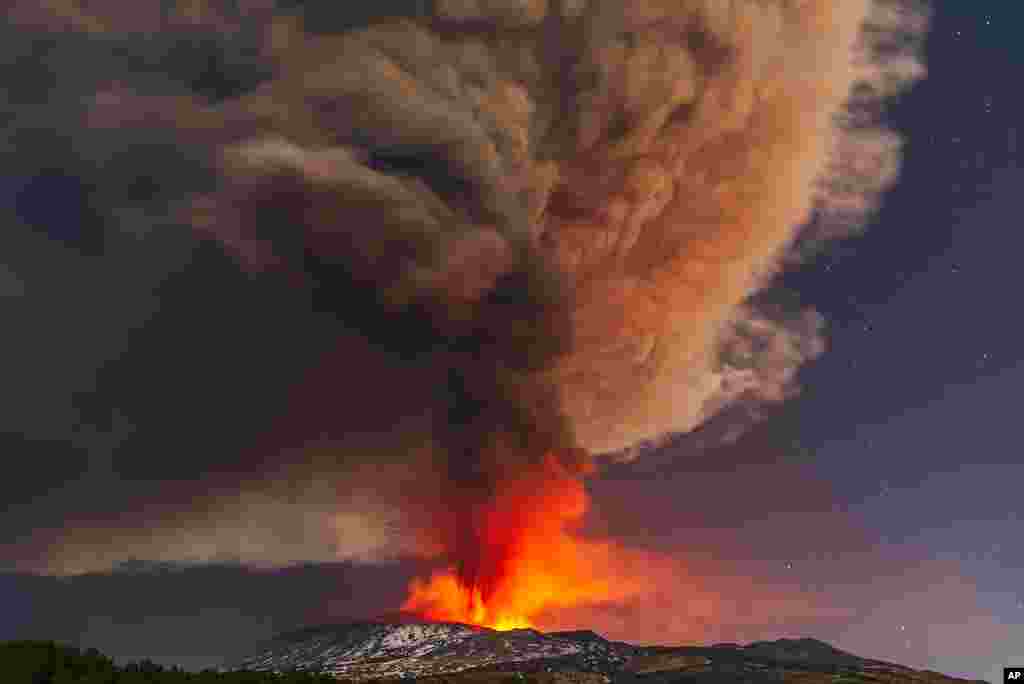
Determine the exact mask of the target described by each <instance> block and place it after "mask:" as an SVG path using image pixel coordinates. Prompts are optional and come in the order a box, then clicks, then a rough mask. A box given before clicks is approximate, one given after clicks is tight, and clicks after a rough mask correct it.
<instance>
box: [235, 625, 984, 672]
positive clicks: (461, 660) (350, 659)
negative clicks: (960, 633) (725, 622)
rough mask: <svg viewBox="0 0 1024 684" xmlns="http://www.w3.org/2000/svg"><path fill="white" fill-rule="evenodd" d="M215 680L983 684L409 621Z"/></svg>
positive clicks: (830, 663)
mask: <svg viewBox="0 0 1024 684" xmlns="http://www.w3.org/2000/svg"><path fill="white" fill-rule="evenodd" d="M222 670H225V671H226V670H256V671H273V672H286V671H290V670H300V671H310V672H319V673H326V674H331V675H334V676H336V677H337V678H338V679H339V680H347V681H360V682H363V681H370V680H394V679H415V680H419V679H422V680H424V681H425V682H431V683H432V684H441V683H442V682H443V683H444V684H492V683H493V684H499V683H500V682H505V681H507V680H508V679H509V677H510V676H513V677H514V678H515V679H516V680H519V679H524V680H525V679H526V678H529V679H535V680H537V681H543V682H545V683H546V684H547V683H550V684H559V683H560V682H562V681H563V680H564V681H565V682H570V681H571V682H573V683H574V684H671V683H674V682H687V683H692V684H704V683H710V682H714V683H716V684H718V683H724V682H753V683H760V682H765V683H767V682H793V681H799V682H804V683H806V684H817V683H818V682H821V683H824V682H829V683H832V682H848V683H852V682H865V683H866V682H894V683H897V684H900V683H903V682H906V683H908V684H909V683H911V682H914V683H918V684H921V683H934V684H943V683H952V682H966V681H978V682H980V680H964V679H957V678H954V677H948V676H946V675H943V674H940V673H937V672H932V671H927V670H923V671H922V670H914V669H912V668H909V667H904V666H902V665H897V664H894V663H889V662H885V661H880V660H872V659H867V658H861V657H859V656H855V655H852V654H850V653H846V652H844V651H841V650H839V649H837V648H835V647H833V646H831V645H829V644H827V643H825V642H822V641H819V640H817V639H810V638H803V639H779V640H776V641H759V642H754V643H752V644H748V645H746V646H741V645H738V644H716V645H713V646H638V645H633V644H628V643H624V642H620V641H609V640H607V639H605V638H604V637H602V636H601V635H599V634H597V633H595V632H592V631H590V630H576V631H568V632H548V633H543V632H539V631H537V630H534V629H511V630H505V631H498V630H494V629H490V628H487V627H480V626H477V625H468V624H462V623H456V622H412V621H407V620H403V621H394V622H391V621H388V622H352V623H347V624H338V625H320V626H315V627H307V628H304V629H300V630H297V631H294V632H288V633H284V634H281V635H279V636H277V637H275V638H274V639H273V640H271V641H270V642H269V643H266V644H264V645H263V646H262V647H261V648H259V649H258V650H257V652H256V654H255V655H253V656H250V657H247V658H243V659H241V660H239V661H238V662H236V663H234V664H232V665H230V666H228V667H224V668H222Z"/></svg>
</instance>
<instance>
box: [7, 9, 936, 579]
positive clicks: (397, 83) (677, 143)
mask: <svg viewBox="0 0 1024 684" xmlns="http://www.w3.org/2000/svg"><path fill="white" fill-rule="evenodd" d="M356 4H358V3H342V2H336V3H331V2H306V3H299V4H295V5H293V6H289V7H282V6H278V7H274V6H271V4H270V3H258V2H255V0H254V1H253V2H250V3H240V9H239V11H238V12H234V13H233V12H230V11H228V10H226V9H224V8H222V7H219V6H217V5H215V4H214V3H188V7H186V6H185V4H182V5H181V6H180V7H178V6H174V8H173V9H172V10H171V11H168V10H166V9H165V10H164V11H162V12H161V11H160V10H158V8H157V7H156V5H157V3H152V7H151V6H150V4H149V3H144V2H140V3H136V5H137V6H138V7H137V9H136V10H134V11H133V13H128V14H127V15H125V14H122V13H121V12H120V11H119V10H118V9H117V7H120V6H119V5H118V6H116V7H115V6H113V5H111V6H110V7H109V8H108V7H106V6H105V5H104V4H103V3H90V4H89V6H88V8H85V7H84V5H82V4H80V3H72V2H54V3H49V4H48V5H47V6H46V7H45V8H43V7H41V6H38V5H34V4H32V3H15V7H14V9H12V11H11V12H10V14H9V25H8V27H7V28H6V29H5V30H4V33H5V35H7V36H9V37H10V38H11V40H10V41H5V42H4V45H5V48H3V49H4V50H5V51H9V52H11V53H12V54H14V53H16V52H17V55H15V56H17V57H18V60H20V61H18V60H14V61H13V62H11V63H21V64H24V63H26V62H27V61H31V60H35V61H37V62H38V61H39V59H40V58H41V57H42V59H43V60H44V61H43V63H44V64H45V65H46V68H47V69H48V70H49V71H50V72H52V73H53V74H54V76H53V79H54V81H53V82H52V83H49V84H47V83H39V82H38V81H36V82H33V81H31V80H28V81H25V82H23V85H22V86H20V87H19V88H14V89H12V91H11V92H10V93H9V95H8V102H7V103H6V104H5V113H9V115H8V121H9V122H10V123H9V125H8V129H7V130H8V135H7V137H6V139H5V144H6V145H7V147H8V148H9V149H10V151H11V153H12V156H11V158H13V159H18V160H21V161H20V162H16V163H15V165H19V169H18V172H19V173H20V174H21V175H25V174H26V169H28V170H29V171H30V174H29V175H31V174H34V173H37V174H44V173H50V172H52V170H53V169H54V168H56V167H60V168H61V169H63V172H64V173H66V174H68V175H69V176H72V177H76V178H79V179H85V181H84V182H86V183H87V184H88V186H89V194H88V198H89V200H88V202H87V203H86V207H87V209H88V213H89V216H90V221H92V222H93V223H94V224H95V226H96V227H95V234H96V235H98V236H100V237H98V238H97V240H99V244H100V245H101V251H103V246H105V249H106V251H105V252H103V253H104V254H106V255H107V257H106V258H110V257H109V255H110V254H111V253H112V252H111V251H110V245H115V244H119V243H118V242H117V238H116V237H111V235H114V236H117V235H124V234H130V235H133V236H135V237H134V239H137V240H141V241H143V242H146V241H149V242H150V243H151V242H152V241H154V240H163V239H168V238H166V237H165V236H167V235H169V234H171V233H172V232H173V233H174V234H175V235H183V234H190V235H194V236H197V237H198V238H199V239H200V240H201V241H205V242H206V243H209V242H210V241H212V242H213V243H215V244H217V245H219V247H220V248H221V249H223V250H224V252H225V253H227V254H229V255H231V257H232V258H233V259H234V260H235V262H236V264H237V267H238V268H239V269H241V271H242V272H244V273H245V274H246V277H247V278H248V279H249V280H250V281H252V282H254V283H263V285H259V286H258V287H269V288H279V289H280V291H282V292H284V291H288V292H293V293H298V294H295V295H282V296H283V297H289V296H293V297H294V298H295V301H296V302H299V304H296V306H307V305H308V307H309V309H310V316H311V317H314V318H317V317H318V320H320V319H325V320H328V321H329V322H328V323H324V324H323V325H322V327H321V328H318V330H319V331H320V334H322V335H323V337H324V339H326V340H329V342H327V343H325V344H324V345H323V346H324V347H325V349H322V350H321V352H320V353H323V357H322V358H318V360H317V362H316V363H315V364H313V367H312V370H310V369H308V368H307V369H305V370H306V371H307V372H308V376H307V380H306V382H305V384H299V385H296V387H298V389H297V390H296V389H294V388H292V389H290V390H289V394H288V396H294V397H296V400H295V402H294V403H293V405H292V407H293V409H294V411H295V413H296V414H299V415H298V417H297V418H296V419H295V420H289V421H284V423H283V427H281V426H278V425H274V426H271V427H272V428H273V429H272V430H270V432H272V433H273V434H272V435H271V436H268V437H267V439H266V440H261V441H260V443H259V445H258V446H255V447H253V448H251V449H249V450H246V451H244V453H243V455H241V456H238V457H237V458H235V457H233V456H226V455H224V454H210V453H207V452H208V451H209V449H208V448H207V447H206V446H205V445H204V443H203V437H202V435H200V434H197V435H195V437H194V453H191V454H183V455H181V456H180V458H182V459H184V461H183V462H184V463H185V464H186V465H185V466H182V468H183V470H184V471H185V472H186V473H188V475H189V476H186V477H175V478H167V483H166V487H164V488H162V489H161V490H160V493H159V494H156V495H147V496H146V497H145V500H146V503H145V505H144V506H143V508H142V509H141V510H142V511H143V512H142V513H141V517H140V519H139V520H136V521H133V522H134V523H141V524H137V525H135V526H134V527H133V523H128V522H122V521H120V520H118V519H117V518H116V516H113V515H111V512H110V511H107V512H105V513H96V514H95V515H94V516H93V517H92V518H90V517H89V515H88V514H83V515H82V516H80V518H79V520H78V521H75V522H70V523H68V524H67V525H66V526H65V529H54V530H52V531H50V532H44V531H40V534H39V538H38V540H36V542H34V543H35V546H36V547H37V548H43V549H44V556H43V557H44V558H45V560H44V562H43V566H44V567H45V568H47V569H50V570H52V571H55V572H67V571H82V570H86V569H95V568H102V567H109V566H110V565H111V564H113V563H116V562H117V561H118V560H121V559H123V558H124V557H131V556H144V557H147V558H157V559H165V560H169V559H173V558H175V557H179V558H187V559H191V560H195V559H197V558H198V559H200V560H210V559H216V558H220V557H221V556H228V557H233V558H242V559H243V560H247V561H255V562H269V563H272V564H273V563H287V562H291V561H295V560H327V559H335V558H339V557H342V558H345V557H357V558H364V557H367V558H381V557H384V556H387V555H389V554H401V553H406V552H414V553H420V554H423V553H451V552H452V549H460V550H459V551H457V552H456V555H457V556H459V558H457V560H458V561H459V562H460V563H461V564H462V567H464V568H466V569H465V572H466V573H467V574H472V575H479V574H480V573H482V572H483V573H484V574H486V571H484V570H480V569H479V568H477V569H474V568H473V565H474V563H475V562H476V563H479V562H480V559H479V558H477V559H474V558H472V555H473V553H474V552H472V551H466V550H463V549H479V548H480V547H481V546H482V545H484V544H485V541H486V540H484V539H482V538H481V537H480V536H479V531H474V529H473V528H472V526H471V525H468V526H467V521H468V520H471V519H472V517H473V511H474V510H475V507H478V506H480V505H483V504H484V503H485V502H487V501H491V500H494V498H495V497H496V496H497V495H498V494H499V493H500V492H501V491H502V490H503V488H504V487H506V486H507V483H510V482H518V481H520V480H523V479H525V480H529V479H530V478H534V477H538V474H539V473H542V472H543V471H544V468H545V467H546V466H545V462H546V461H545V459H546V458H548V457H549V456H550V455H554V456H555V457H556V458H557V459H559V460H560V463H561V465H560V467H561V468H562V469H564V470H565V471H566V472H569V473H572V474H573V475H574V476H582V475H585V474H587V473H589V472H592V470H593V468H594V466H595V464H596V462H597V459H599V458H601V457H606V458H615V459H628V458H631V457H632V456H633V455H635V454H636V453H637V451H636V449H635V447H637V446H638V445H644V444H650V443H652V442H656V441H657V440H658V439H660V438H662V437H664V436H666V435H671V434H677V433H686V432H689V431H691V430H693V429H694V428H696V427H697V426H699V425H701V424H702V423H704V422H705V421H707V420H708V419H709V418H711V417H712V416H714V415H717V414H720V413H721V412H722V411H725V410H735V409H736V408H737V407H740V408H743V409H744V410H746V409H747V408H749V409H750V410H749V411H748V413H749V415H750V419H753V417H754V416H755V415H756V409H757V407H760V406H762V405H764V404H767V403H772V402H777V401H781V400H783V399H785V398H787V397H789V396H791V395H792V394H793V393H794V392H795V391H796V383H795V374H796V371H797V369H798V368H799V367H800V365H801V364H802V363H804V362H805V361H807V360H809V359H812V358H814V357H815V356H816V355H818V354H819V353H821V351H822V350H823V348H824V347H823V338H822V325H821V321H820V317H819V316H818V315H817V314H816V313H815V312H813V311H802V310H800V308H799V307H788V308H787V307H778V306H775V305H772V304H770V302H771V301H773V300H772V298H771V296H770V293H771V291H772V289H773V287H775V286H774V285H773V282H774V280H773V279H774V276H775V275H776V274H777V273H778V272H779V270H780V269H781V268H783V267H785V266H786V265H790V264H792V263H794V262H797V261H800V260H803V259H807V258H810V256H812V255H813V254H814V253H815V251H816V250H817V249H818V246H819V245H820V244H821V243H822V242H824V241H827V240H832V239H835V238H838V237H843V236H846V235H849V234H851V233H853V232H855V231H856V230H858V229H859V228H860V227H861V226H862V225H863V224H864V222H865V220H866V218H867V217H869V216H870V214H871V212H872V211H873V210H874V209H875V208H876V207H877V205H878V201H879V197H880V195H881V193H882V192H883V191H884V190H885V189H886V188H887V187H889V185H891V184H892V182H893V181H894V180H895V177H896V174H897V171H898V158H899V139H898V137H897V136H896V135H895V134H893V133H892V132H890V131H887V130H885V129H884V128H883V127H881V126H880V124H879V117H880V112H881V109H880V107H881V103H883V102H884V101H886V100H887V99H889V98H891V97H892V96H894V95H895V94H897V93H898V92H900V91H902V89H903V88H905V87H906V86H907V85H908V84H910V83H912V82H913V81H915V80H917V79H919V78H920V77H921V76H922V75H923V70H922V67H921V65H920V62H919V60H918V54H919V51H920V40H921V37H922V36H923V33H924V31H925V28H926V24H927V12H926V11H925V9H924V8H923V7H921V6H918V5H914V4H912V3H910V2H907V1H905V0H899V1H895V0H876V1H874V2H869V1H868V0H843V1H836V0H802V1H800V2H790V1H787V0H773V1H771V2H755V1H754V0H743V1H738V2H712V1H710V0H708V1H693V2H691V1H684V0H671V1H670V0H644V1H642V2H637V1H628V2H627V1H626V0H550V2H544V1H534V0H482V1H477V2H461V1H456V0H435V1H434V2H425V1H423V2H415V1H409V2H397V1H392V2H385V3H373V4H374V6H375V7H376V6H378V5H379V12H378V13H374V12H372V11H370V10H368V9H365V8H361V7H354V5H356ZM349 5H353V7H349ZM58 30H61V31H65V32H67V33H66V36H62V37H56V34H55V33H51V32H56V31H58ZM155 30H159V31H160V32H161V33H160V34H156V35H153V34H150V33H148V32H152V31H155ZM5 61H8V60H5ZM39 78H41V79H42V78H44V74H42V73H40V74H39ZM46 78H49V77H48V76H46ZM61 103H65V104H66V106H61ZM47 131H60V132H61V135H60V136H52V135H50V134H49V133H47ZM30 159H31V160H33V161H31V162H30V161H28V160H30ZM69 160H73V163H72V162H70V161H69ZM140 179H141V180H140ZM175 231H176V232H175ZM173 239H178V238H173ZM188 239H190V240H191V239H192V237H189V238H188ZM175 244H177V243H175ZM40 249H42V248H40ZM133 249H134V248H133ZM181 249H185V248H184V247H182V248H181ZM112 263H116V261H113V262H112ZM176 267H177V266H176V265H175V263H167V264H164V265H162V266H161V268H163V269H164V270H165V271H166V272H172V271H173V270H174V269H175V268H176ZM8 270H10V271H11V272H12V273H14V274H16V275H17V273H18V269H17V268H11V269H8ZM132 277H135V276H132ZM224 277H227V276H224ZM266 283H272V285H269V286H268V285H265V284H266ZM205 286H208V287H209V288H211V289H215V288H216V287H217V280H216V279H212V280H211V281H210V282H209V283H208V284H207V285H204V287H205ZM27 287H29V289H30V284H29V285H28V286H27ZM254 287H257V286H254ZM275 291H276V290H275ZM261 292H262V291H261ZM197 296H201V293H200V294H198V295H197ZM253 296H256V295H253ZM307 297H308V301H307V299H306V298H307ZM275 324H276V323H275V320H274V319H273V318H270V317H269V316H268V320H267V322H266V325H267V326H268V327H271V326H274V325H275ZM274 361H276V359H268V363H272V362H274ZM307 390H308V392H309V393H308V394H306V395H304V394H303V391H307ZM156 391H159V389H157V390H156ZM195 391H196V392H197V393H201V392H203V389H202V388H201V387H200V388H196V390H195ZM228 408H229V409H230V407H228ZM745 420H747V418H744V419H742V420H741V421H740V422H743V421H745ZM185 427H186V428H187V426H185ZM741 427H742V426H741ZM128 443H129V444H130V440H129V442H128ZM110 448H112V449H113V450H114V452H115V453H116V454H118V456H117V458H121V459H126V460H133V461H145V460H146V459H147V458H148V457H147V455H146V454H145V453H130V454H129V453H127V452H125V451H124V450H123V449H122V450H121V451H118V450H117V449H118V447H116V445H115V446H114V447H110ZM216 459H221V460H220V461H217V462H218V464H219V465H220V466H223V467H218V468H216V469H212V468H208V467H207V464H208V463H209V462H213V461H215V460H216ZM86 497H87V495H83V498H86ZM120 501H121V502H122V504H123V505H122V507H123V508H125V510H129V509H128V508H127V507H128V506H129V504H130V502H132V501H133V499H132V498H131V497H129V496H128V495H125V496H124V498H123V499H120ZM328 510H333V511H334V514H333V517H332V515H331V514H329V513H327V511H328ZM395 511H398V513H395ZM326 519H331V520H335V521H337V520H340V521H342V523H341V524H342V526H343V527H344V528H345V530H344V531H342V532H341V533H339V532H338V531H337V530H332V529H331V528H330V523H327V522H324V521H325V520H326ZM310 520H317V522H312V523H311V522H309V521H310ZM260 521H266V522H265V523H264V522H260ZM283 521H286V522H283ZM345 521H348V522H345ZM142 528H145V533H142V532H141V530H142ZM285 528H287V529H285ZM311 529H314V530H316V531H315V532H311V531H310V530H311ZM133 530H134V531H133ZM242 530H245V532H243V531H242ZM250 534H251V535H252V537H251V538H250V537H248V535H250ZM332 534H335V535H339V536H340V540H339V541H338V542H337V544H336V545H335V544H329V543H327V541H326V537H327V536H329V535H332ZM349 535H351V536H349ZM460 535H470V538H469V540H468V541H466V540H465V539H462V540H459V537H460ZM474 535H476V536H474ZM347 536H348V538H349V542H348V544H347V545H346V537H347ZM243 538H246V539H248V541H245V542H243V541H241V540H242V539H243ZM285 539H289V540H295V541H294V543H290V542H288V543H286V542H285V541H284V540H285ZM453 539H454V540H455V541H453ZM481 581H482V582H483V583H484V584H486V583H487V579H486V578H483V579H482V580H481Z"/></svg>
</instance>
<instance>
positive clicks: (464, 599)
mask: <svg viewBox="0 0 1024 684" xmlns="http://www.w3.org/2000/svg"><path fill="white" fill-rule="evenodd" d="M588 506H589V497H588V495H587V492H586V490H585V489H584V486H583V483H582V481H581V480H580V479H579V477H577V476H576V475H575V474H574V473H572V472H571V471H570V469H569V468H568V467H566V466H565V465H563V464H562V463H561V462H560V461H559V460H558V459H557V458H556V457H555V456H554V455H552V454H549V455H547V456H546V457H545V458H544V459H543V460H542V462H541V463H539V464H537V466H535V467H534V468H533V469H532V470H531V472H529V473H528V474H526V475H523V476H521V477H518V478H516V480H515V481H513V482H510V483H505V484H503V486H502V487H501V488H500V489H499V490H498V491H496V492H495V493H494V494H493V495H492V496H490V497H489V498H488V499H487V500H486V501H485V502H480V503H478V504H476V505H473V506H471V507H469V509H468V513H465V514H461V513H460V514H455V515H453V517H452V518H450V520H451V522H452V523H454V524H455V525H457V526H458V529H459V530H460V533H459V534H458V535H455V536H453V537H451V538H449V539H448V540H446V541H444V542H442V543H444V544H445V546H446V550H447V551H448V557H449V559H450V561H451V564H450V565H449V567H447V568H446V569H444V570H442V571H439V572H435V573H434V574H433V575H431V577H430V578H429V580H424V579H422V578H416V579H414V580H413V581H412V582H411V584H410V585H409V592H408V597H407V599H406V601H405V603H404V604H403V605H402V610H403V611H405V612H408V613H412V614H415V615H417V616H419V617H421V618H423V619H428V620H438V621H446V622H463V623H468V624H474V625H481V626H484V627H490V628H492V629H499V630H506V629H517V628H524V627H535V620H537V618H538V616H540V615H541V614H543V613H544V612H545V611H547V610H551V609H557V608H567V607H572V606H580V605H588V604H594V603H601V602H606V601H615V600H620V599H623V598H626V597H628V596H630V595H633V594H635V593H636V592H637V591H638V590H639V588H640V586H639V583H638V582H636V580H629V579H626V578H624V577H623V576H622V573H617V572H615V570H614V564H613V562H612V560H613V557H614V553H615V550H616V549H615V545H614V544H611V543H609V542H599V541H593V540H588V539H584V538H582V537H581V536H579V535H578V533H577V529H578V526H579V523H580V522H581V521H582V518H583V516H584V515H585V514H586V512H587V509H588ZM464 516H465V517H468V518H469V519H467V520H463V521H462V523H463V524H462V525H458V523H459V518H461V517H464Z"/></svg>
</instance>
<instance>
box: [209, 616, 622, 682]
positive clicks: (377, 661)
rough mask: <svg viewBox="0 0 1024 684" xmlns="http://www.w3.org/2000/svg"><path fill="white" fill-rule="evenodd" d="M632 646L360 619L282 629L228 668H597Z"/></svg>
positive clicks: (583, 637) (574, 636)
mask: <svg viewBox="0 0 1024 684" xmlns="http://www.w3.org/2000/svg"><path fill="white" fill-rule="evenodd" d="M634 650H635V649H634V647H631V646H628V645H626V644H615V643H613V642H609V641H606V640H604V639H602V638H601V637H599V636H598V635H596V634H594V633H593V632H580V633H572V632H565V633H561V634H559V633H557V632H555V633H551V634H542V633H540V632H537V631H535V630H532V629H515V630H509V631H503V632H498V631H495V630H492V629H487V628H484V627H475V626H471V625H463V624H457V623H417V624H387V623H373V622H365V623H358V622H357V623H352V624H348V625H336V626H324V627H313V628H309V629H304V630H301V631H299V632H293V633H289V634H284V635H281V636H279V637H277V638H276V639H274V640H273V641H272V642H271V643H270V644H268V645H267V647H266V648H265V649H264V650H263V652H262V653H260V654H258V655H256V656H253V657H250V658H246V659H245V660H243V661H241V662H240V663H238V664H236V665H233V666H232V667H231V668H228V669H243V668H244V669H250V670H278V671H284V670H289V669H292V668H296V669H300V670H315V671H320V672H326V673H330V674H333V675H336V676H341V677H346V678H351V679H370V678H378V677H401V676H412V677H417V676H423V675H428V674H440V673H451V672H460V671H462V670H467V669H470V668H480V667H487V666H493V665H497V664H507V663H522V662H525V661H546V660H549V659H558V658H565V657H573V659H574V660H575V661H578V663H577V664H578V665H579V666H580V667H581V668H586V669H598V670H599V669H604V668H603V666H609V665H610V666H616V665H620V664H621V663H623V662H624V661H625V660H626V659H627V658H628V657H629V656H630V655H632V652H633V651H634ZM588 666H589V667H588Z"/></svg>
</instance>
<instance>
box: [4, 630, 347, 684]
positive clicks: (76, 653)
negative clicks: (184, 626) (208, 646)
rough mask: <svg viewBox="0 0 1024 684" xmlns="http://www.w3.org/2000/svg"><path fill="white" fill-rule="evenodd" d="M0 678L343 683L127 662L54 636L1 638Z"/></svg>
mask: <svg viewBox="0 0 1024 684" xmlns="http://www.w3.org/2000/svg"><path fill="white" fill-rule="evenodd" d="M0 681H2V682H3V683H4V684H69V683H71V682H74V683H75V684H179V683H183V682H191V683H195V684H205V683H207V682H209V683H210V684H338V680H337V679H335V678H334V677H331V676H328V675H320V674H311V673H308V672H291V673H283V674H275V673H270V672H217V671H215V670H203V671H202V672H185V671H184V670H183V669H182V668H180V667H165V666H163V665H159V664H157V663H154V662H152V661H151V660H142V661H139V662H135V663H129V664H127V665H120V666H119V665H115V664H114V661H113V660H112V659H110V658H108V657H107V656H105V655H103V654H102V653H100V652H99V651H97V650H96V649H94V648H90V649H87V650H84V651H83V650H80V649H77V648H74V647H71V646H66V645H63V644H58V643H56V642H53V641H6V642H0Z"/></svg>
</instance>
